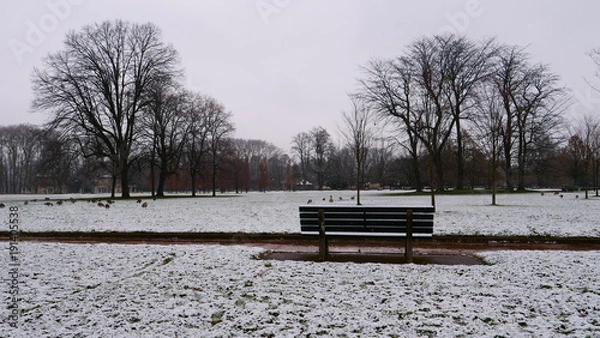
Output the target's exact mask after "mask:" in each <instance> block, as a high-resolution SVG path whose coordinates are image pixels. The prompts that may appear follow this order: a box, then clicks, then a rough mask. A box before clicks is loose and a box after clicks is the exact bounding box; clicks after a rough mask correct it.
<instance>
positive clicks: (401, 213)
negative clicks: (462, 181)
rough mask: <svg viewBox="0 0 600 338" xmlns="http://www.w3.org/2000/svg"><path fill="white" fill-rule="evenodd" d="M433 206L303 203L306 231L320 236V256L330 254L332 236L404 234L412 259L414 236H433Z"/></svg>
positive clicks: (407, 253) (302, 224)
mask: <svg viewBox="0 0 600 338" xmlns="http://www.w3.org/2000/svg"><path fill="white" fill-rule="evenodd" d="M434 213H435V208H434V207H433V206H339V205H336V206H319V205H303V206H300V229H301V233H302V235H309V236H310V235H312V236H315V235H317V236H319V259H320V260H324V259H325V257H327V256H328V255H329V244H328V238H329V237H351V236H360V237H381V238H391V237H393V238H404V239H405V251H404V255H405V258H406V261H407V262H412V257H413V253H412V247H413V238H432V236H433V215H434Z"/></svg>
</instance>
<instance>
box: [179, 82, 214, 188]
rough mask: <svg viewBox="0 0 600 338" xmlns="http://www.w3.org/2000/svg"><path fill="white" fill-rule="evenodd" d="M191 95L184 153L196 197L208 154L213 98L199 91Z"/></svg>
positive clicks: (187, 109)
mask: <svg viewBox="0 0 600 338" xmlns="http://www.w3.org/2000/svg"><path fill="white" fill-rule="evenodd" d="M189 95H190V96H189V98H188V99H189V101H188V107H187V108H186V112H187V114H186V117H187V118H186V126H187V127H186V133H187V138H186V143H185V146H184V147H185V148H184V153H185V159H186V162H187V166H188V172H189V174H190V181H191V189H192V196H193V197H195V196H196V189H197V188H198V178H199V177H198V176H199V173H200V171H201V168H202V164H203V162H204V160H205V157H206V155H207V154H208V138H209V132H210V129H209V128H208V122H209V114H210V106H211V104H210V102H211V101H212V100H213V99H212V98H210V97H204V96H202V95H200V94H197V93H190V94H189ZM206 162H208V161H206Z"/></svg>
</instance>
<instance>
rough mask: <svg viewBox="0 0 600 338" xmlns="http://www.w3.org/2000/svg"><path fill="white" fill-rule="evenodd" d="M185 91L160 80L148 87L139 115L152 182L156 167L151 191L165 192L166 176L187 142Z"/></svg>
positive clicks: (171, 171) (186, 97)
mask: <svg viewBox="0 0 600 338" xmlns="http://www.w3.org/2000/svg"><path fill="white" fill-rule="evenodd" d="M188 100H189V98H188V95H187V93H186V92H184V91H183V90H181V89H179V88H178V87H177V86H175V85H174V84H170V83H168V82H163V83H160V84H156V85H155V86H154V87H152V88H151V89H150V90H149V93H148V105H147V106H146V108H145V111H144V114H143V115H142V120H143V126H144V129H143V130H144V131H143V133H142V134H143V135H144V136H145V137H146V139H147V140H148V143H149V145H150V146H149V151H150V156H149V157H150V165H151V172H152V174H151V180H152V182H154V176H155V175H154V168H157V169H158V184H157V186H156V194H154V184H152V188H153V192H152V194H153V195H155V196H158V197H162V196H164V189H165V183H166V181H167V178H168V177H169V176H171V175H173V174H175V173H176V172H177V171H178V169H179V165H180V163H181V158H182V156H183V148H184V146H185V144H186V137H187V131H188V130H187V124H186V115H185V114H186V111H185V110H186V109H188V108H189V104H188Z"/></svg>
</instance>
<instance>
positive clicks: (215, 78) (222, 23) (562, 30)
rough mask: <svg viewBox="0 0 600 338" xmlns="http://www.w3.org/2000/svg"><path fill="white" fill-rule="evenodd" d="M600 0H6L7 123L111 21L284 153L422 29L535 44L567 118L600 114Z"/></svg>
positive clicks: (0, 36) (2, 121)
mask: <svg viewBox="0 0 600 338" xmlns="http://www.w3.org/2000/svg"><path fill="white" fill-rule="evenodd" d="M599 15H600V2H598V1H592V0H586V1H577V2H567V1H540V0H536V1H493V2H492V1H484V0H479V1H477V0H447V1H442V0H431V1H419V2H417V1H410V2H409V1H399V0H371V1H366V0H335V1H334V0H231V1H225V0H212V1H203V0H171V1H158V0H143V1H142V0H121V1H117V0H103V1H100V0H46V1H28V0H25V1H9V0H2V2H1V3H0V16H1V17H0V19H1V20H0V28H1V29H0V41H1V47H0V64H1V65H2V76H1V77H0V92H1V93H2V94H1V95H2V101H1V102H2V105H1V106H0V125H7V124H17V123H42V122H43V121H45V119H46V118H47V116H46V115H44V114H40V113H35V114H34V113H31V112H30V111H29V104H30V101H31V98H32V93H31V85H30V76H31V71H32V68H33V67H34V66H39V65H41V59H42V58H43V57H44V56H45V55H47V54H48V53H49V52H54V51H57V50H59V49H61V48H62V40H63V38H64V35H65V32H67V31H68V30H71V29H75V30H78V29H80V28H81V27H82V26H84V25H86V24H89V23H93V22H100V21H104V20H112V19H117V18H120V19H124V20H128V21H132V22H140V23H141V22H148V21H150V22H153V23H155V24H157V25H158V26H159V27H161V29H162V31H163V39H164V41H165V42H168V43H172V44H173V46H174V47H175V48H176V49H177V50H178V51H179V53H180V57H181V61H182V66H183V67H184V69H185V73H186V84H187V87H188V89H192V90H196V91H200V92H203V93H206V94H209V95H211V96H214V97H215V98H217V99H218V100H220V101H221V102H223V103H224V104H225V106H226V107H227V108H228V109H229V110H231V111H232V112H233V114H234V123H235V125H236V128H237V131H236V134H235V136H236V137H243V138H256V139H263V140H266V141H269V142H273V143H275V144H276V145H278V146H280V147H282V148H283V149H284V150H286V151H288V150H289V148H290V142H291V139H292V137H293V136H294V135H296V134H297V133H299V132H302V131H308V130H310V129H311V128H312V127H315V126H323V127H325V128H326V129H328V131H329V132H330V133H331V134H332V135H333V136H334V137H337V134H338V128H337V126H338V125H340V124H341V112H342V111H343V110H345V109H347V108H348V105H349V103H348V99H347V93H349V92H352V91H354V90H355V89H356V88H357V82H356V79H357V78H358V77H360V76H361V72H360V66H362V65H365V64H366V62H367V61H368V60H369V59H372V58H387V57H393V56H397V55H400V54H401V53H403V52H404V49H405V46H406V45H407V44H409V43H410V42H412V41H414V40H415V39H416V38H419V37H421V36H424V35H428V34H433V33H439V32H442V31H453V32H456V33H459V34H465V35H467V36H469V37H471V38H473V39H477V40H478V39H481V38H484V37H497V39H498V41H499V42H502V43H507V44H516V45H522V46H527V45H528V46H529V48H528V51H529V52H530V53H531V54H532V55H533V58H534V60H535V61H539V62H544V63H548V64H549V65H550V67H551V69H552V70H553V71H554V72H555V73H557V74H559V75H560V76H561V78H562V81H563V82H564V84H565V85H566V86H567V87H569V88H571V89H572V90H573V94H574V98H575V99H574V104H573V105H572V106H571V108H570V111H569V114H570V115H576V114H579V113H583V112H585V111H586V110H591V111H596V112H599V113H600V94H597V93H594V92H592V91H590V89H589V87H588V86H587V84H586V83H585V81H584V80H583V77H584V76H585V77H589V78H591V77H592V75H593V71H594V66H593V64H592V62H591V60H590V59H589V58H588V57H587V56H586V52H587V51H589V50H590V49H592V48H596V47H600V40H599V39H598V33H599V32H600V20H599V18H598V16H599Z"/></svg>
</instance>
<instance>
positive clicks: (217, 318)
mask: <svg viewBox="0 0 600 338" xmlns="http://www.w3.org/2000/svg"><path fill="white" fill-rule="evenodd" d="M223 315H225V311H217V312H215V313H213V314H212V315H211V316H210V323H211V324H212V325H213V326H214V325H217V324H219V323H220V322H222V321H223Z"/></svg>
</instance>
